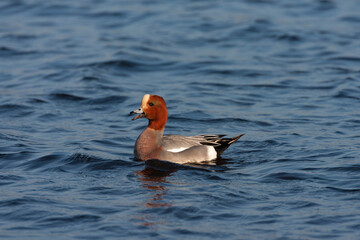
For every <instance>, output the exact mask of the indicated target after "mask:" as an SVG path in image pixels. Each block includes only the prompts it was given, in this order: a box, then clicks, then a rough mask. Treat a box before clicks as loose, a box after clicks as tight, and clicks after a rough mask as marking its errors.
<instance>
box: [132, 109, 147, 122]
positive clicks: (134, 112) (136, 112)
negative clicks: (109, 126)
mask: <svg viewBox="0 0 360 240" xmlns="http://www.w3.org/2000/svg"><path fill="white" fill-rule="evenodd" d="M133 114H139V115H137V116H135V117H134V118H133V119H132V120H136V119H139V118H144V117H145V112H144V111H143V109H142V108H139V109H136V110H134V111H131V112H130V115H133Z"/></svg>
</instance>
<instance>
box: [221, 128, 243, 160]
mask: <svg viewBox="0 0 360 240" xmlns="http://www.w3.org/2000/svg"><path fill="white" fill-rule="evenodd" d="M244 135H245V134H240V135H238V136H235V137H232V138H221V139H220V140H218V141H217V143H218V144H219V145H218V146H215V147H214V148H215V150H216V152H217V156H218V157H220V156H221V154H222V153H223V152H224V151H225V150H226V149H227V148H228V147H230V145H231V144H233V143H234V142H236V141H237V140H239V138H241V137H242V136H244Z"/></svg>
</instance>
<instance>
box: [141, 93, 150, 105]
mask: <svg viewBox="0 0 360 240" xmlns="http://www.w3.org/2000/svg"><path fill="white" fill-rule="evenodd" d="M149 99H150V94H145V95H144V96H143V99H142V101H141V106H145V105H146V103H147V102H148V101H149Z"/></svg>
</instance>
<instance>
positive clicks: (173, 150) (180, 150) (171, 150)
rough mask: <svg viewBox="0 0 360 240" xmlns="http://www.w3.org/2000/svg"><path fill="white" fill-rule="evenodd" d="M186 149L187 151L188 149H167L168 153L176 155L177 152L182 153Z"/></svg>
mask: <svg viewBox="0 0 360 240" xmlns="http://www.w3.org/2000/svg"><path fill="white" fill-rule="evenodd" d="M186 149H188V148H184V147H180V148H173V149H168V151H169V152H173V153H177V152H182V151H184V150H186Z"/></svg>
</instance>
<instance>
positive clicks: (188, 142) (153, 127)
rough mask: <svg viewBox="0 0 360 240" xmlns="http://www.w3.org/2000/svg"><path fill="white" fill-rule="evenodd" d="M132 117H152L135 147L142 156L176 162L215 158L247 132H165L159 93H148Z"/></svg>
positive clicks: (163, 109) (163, 112)
mask: <svg viewBox="0 0 360 240" xmlns="http://www.w3.org/2000/svg"><path fill="white" fill-rule="evenodd" d="M130 114H139V115H137V116H135V117H134V118H133V120H136V119H138V118H147V119H149V124H148V126H147V128H146V129H145V130H144V131H143V132H142V133H141V134H140V136H139V137H138V138H137V140H136V143H135V148H134V155H135V158H137V159H139V160H148V159H159V160H166V161H170V162H174V163H180V164H181V163H187V162H197V163H199V162H205V161H211V160H215V159H217V158H218V157H220V155H221V154H222V153H223V152H224V151H225V150H226V149H227V148H228V147H229V146H230V145H231V144H233V143H234V142H236V141H237V140H238V139H239V138H240V137H241V136H243V135H244V134H240V135H238V136H235V137H232V138H223V137H224V136H225V135H196V136H181V135H163V133H164V129H165V125H166V121H167V118H168V112H167V108H166V104H165V101H164V99H163V98H162V97H160V96H157V95H150V94H145V95H144V97H143V98H142V101H141V106H140V108H139V109H137V110H135V111H132V112H130Z"/></svg>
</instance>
